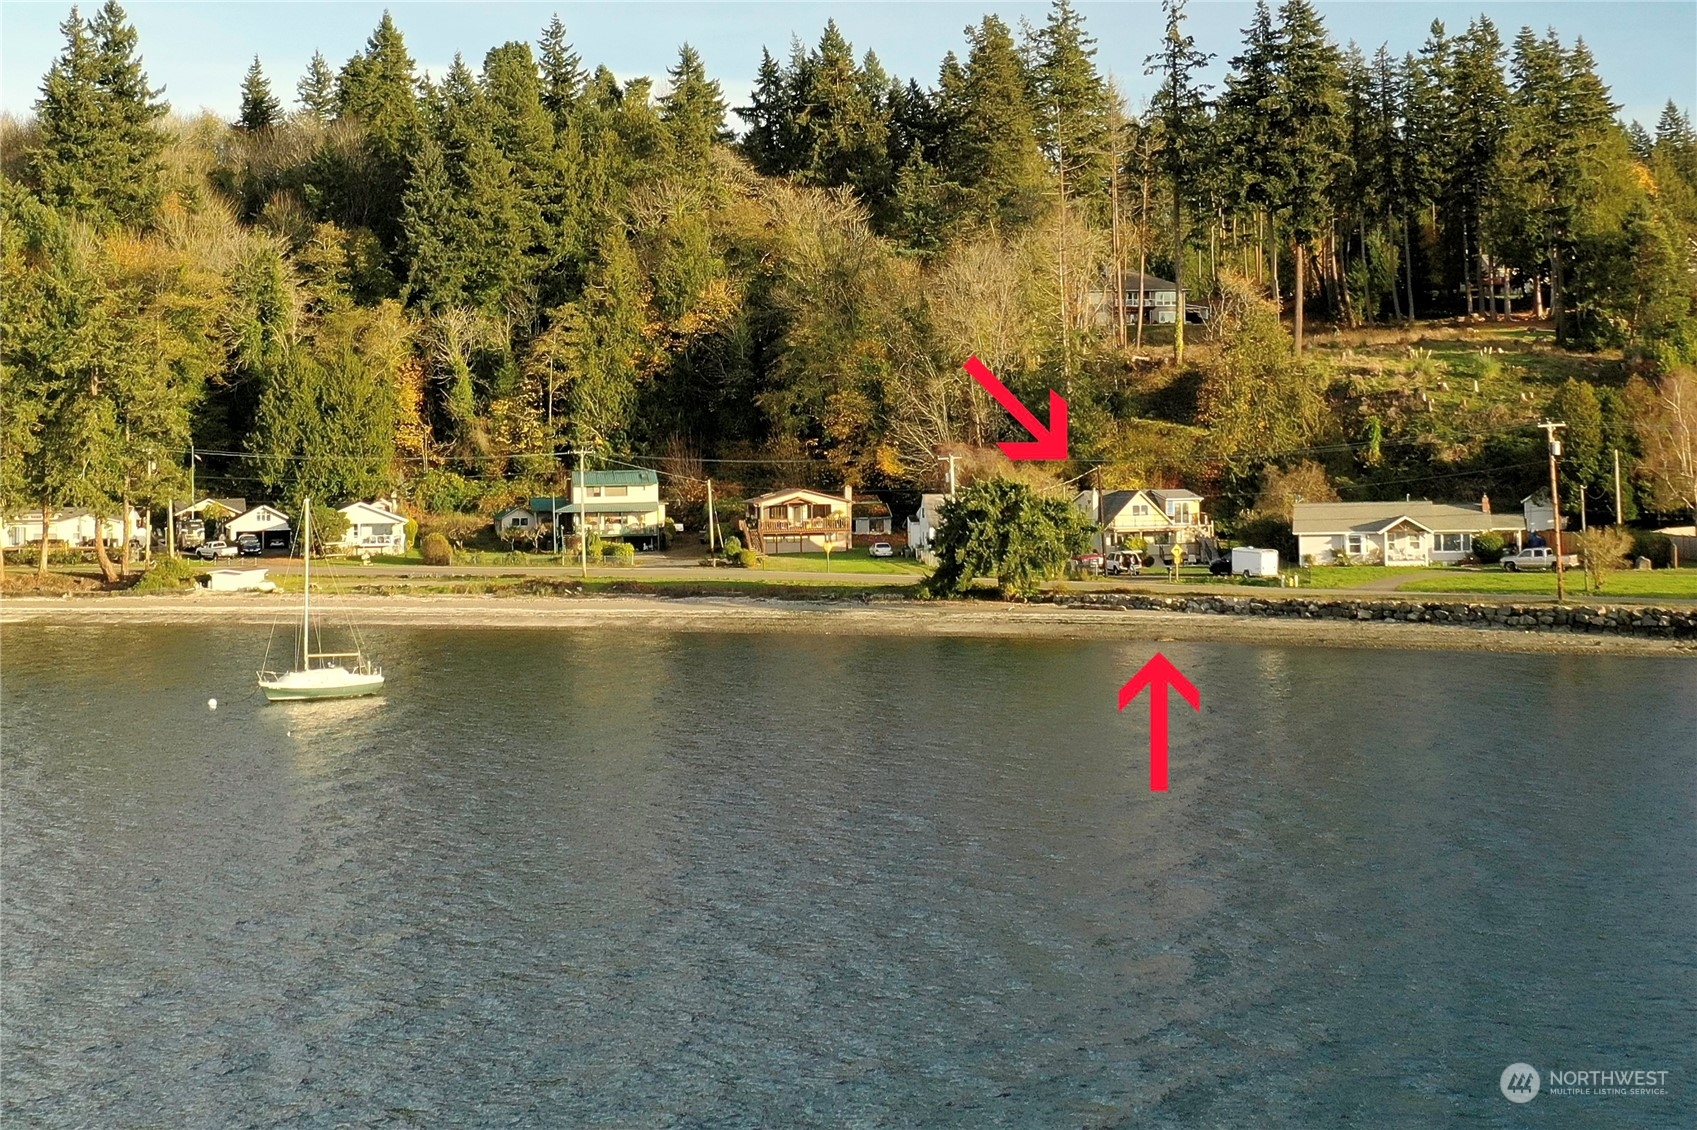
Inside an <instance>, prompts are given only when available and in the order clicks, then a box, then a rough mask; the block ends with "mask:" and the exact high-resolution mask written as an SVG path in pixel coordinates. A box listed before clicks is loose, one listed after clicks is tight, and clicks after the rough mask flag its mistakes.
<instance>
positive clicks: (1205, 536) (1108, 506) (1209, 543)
mask: <svg viewBox="0 0 1697 1130" xmlns="http://www.w3.org/2000/svg"><path fill="white" fill-rule="evenodd" d="M1073 505H1074V506H1076V507H1078V509H1079V510H1081V511H1083V512H1084V514H1085V516H1086V517H1088V518H1089V519H1090V520H1091V521H1092V522H1094V523H1097V524H1098V525H1100V526H1101V527H1102V542H1103V544H1102V546H1101V548H1102V551H1103V552H1107V551H1108V550H1110V549H1118V548H1120V547H1122V546H1124V545H1125V544H1126V543H1127V542H1130V541H1133V540H1141V541H1142V542H1143V545H1144V550H1143V551H1144V552H1145V553H1147V554H1149V555H1151V556H1153V557H1155V558H1157V559H1158V560H1163V561H1165V560H1171V559H1172V551H1173V547H1174V546H1178V547H1180V548H1181V549H1183V550H1184V556H1185V559H1186V560H1189V561H1208V560H1211V559H1212V558H1213V557H1214V550H1215V545H1214V521H1213V519H1211V518H1209V517H1208V515H1206V514H1204V513H1203V512H1202V496H1201V495H1199V494H1197V493H1196V492H1195V491H1189V490H1179V489H1175V490H1154V489H1148V488H1145V489H1140V490H1110V491H1105V492H1104V491H1095V490H1087V491H1080V492H1079V494H1078V497H1077V498H1075V499H1074V500H1073Z"/></svg>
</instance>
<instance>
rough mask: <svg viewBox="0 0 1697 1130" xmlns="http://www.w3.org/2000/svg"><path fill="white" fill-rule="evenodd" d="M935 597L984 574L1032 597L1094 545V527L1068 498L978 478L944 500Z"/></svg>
mask: <svg viewBox="0 0 1697 1130" xmlns="http://www.w3.org/2000/svg"><path fill="white" fill-rule="evenodd" d="M941 522H942V524H941V527H940V528H939V529H938V531H937V541H936V550H937V557H938V563H937V569H936V572H934V573H932V574H931V579H930V580H929V581H927V582H926V583H927V584H928V585H929V586H930V588H931V591H932V594H933V595H935V596H960V595H962V594H964V593H965V592H966V591H967V590H968V589H969V588H971V587H972V582H973V579H974V578H976V577H979V576H994V577H995V578H996V584H997V586H998V587H999V588H1000V589H1001V591H1002V595H1004V596H1029V595H1031V594H1032V593H1034V592H1036V591H1037V590H1038V589H1039V588H1041V587H1042V584H1043V582H1044V581H1046V580H1049V579H1050V578H1053V577H1059V576H1060V575H1061V574H1062V573H1063V572H1064V571H1065V570H1066V565H1067V562H1068V561H1069V560H1070V559H1071V558H1072V557H1073V555H1074V554H1079V553H1083V552H1084V551H1085V550H1087V549H1089V548H1090V540H1091V535H1092V534H1093V533H1094V530H1095V528H1094V527H1093V526H1092V525H1091V524H1090V520H1089V519H1088V518H1086V517H1085V516H1084V515H1083V514H1082V513H1080V512H1079V510H1078V508H1077V507H1075V506H1073V505H1072V504H1071V503H1070V502H1068V501H1067V500H1066V499H1064V498H1045V497H1042V496H1041V495H1039V494H1037V493H1036V492H1035V491H1033V490H1032V489H1031V488H1030V487H1029V486H1026V485H1025V484H1024V483H1016V482H1013V481H1012V480H1009V479H990V480H987V481H984V482H978V483H974V484H972V485H971V486H969V487H967V488H966V489H965V490H963V491H961V492H960V493H959V495H958V496H957V497H955V498H954V499H953V500H952V501H949V502H946V503H944V504H943V509H942V514H941Z"/></svg>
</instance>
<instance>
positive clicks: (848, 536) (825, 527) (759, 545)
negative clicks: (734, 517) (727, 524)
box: [737, 487, 854, 553]
mask: <svg viewBox="0 0 1697 1130" xmlns="http://www.w3.org/2000/svg"><path fill="white" fill-rule="evenodd" d="M853 512H854V488H853V487H844V488H843V493H842V494H841V495H835V494H826V493H824V492H823V491H817V490H808V489H807V488H805V487H793V488H791V489H789V490H775V491H771V492H770V493H767V494H763V495H761V496H760V497H758V498H751V499H749V500H748V508H747V510H746V512H745V513H744V514H743V517H742V518H741V519H739V520H738V521H737V526H738V528H739V529H741V530H742V536H743V543H744V544H745V545H747V546H748V548H750V549H752V550H754V551H755V552H757V553H823V552H824V551H825V550H826V549H827V548H829V549H830V550H832V551H833V552H837V551H841V550H845V549H848V548H849V547H850V546H851V545H852V544H853V540H854V532H853V531H854V525H853V523H854V518H853Z"/></svg>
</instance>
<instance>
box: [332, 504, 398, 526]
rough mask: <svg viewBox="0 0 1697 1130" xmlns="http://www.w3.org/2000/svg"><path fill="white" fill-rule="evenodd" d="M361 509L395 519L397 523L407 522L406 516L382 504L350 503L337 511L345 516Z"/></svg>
mask: <svg viewBox="0 0 1697 1130" xmlns="http://www.w3.org/2000/svg"><path fill="white" fill-rule="evenodd" d="M360 508H364V509H366V510H369V511H371V512H372V513H374V514H381V515H383V516H384V517H385V518H393V519H394V520H395V521H397V522H404V521H406V518H405V516H403V515H400V514H397V513H395V512H394V511H393V510H391V509H389V508H388V507H387V506H384V505H383V504H382V503H381V502H350V503H348V504H347V505H346V506H338V507H336V509H338V510H340V511H341V512H342V513H343V514H346V513H347V512H348V511H350V510H357V509H360Z"/></svg>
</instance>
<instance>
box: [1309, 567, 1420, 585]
mask: <svg viewBox="0 0 1697 1130" xmlns="http://www.w3.org/2000/svg"><path fill="white" fill-rule="evenodd" d="M1298 572H1299V573H1301V574H1302V587H1303V588H1305V589H1358V588H1360V587H1362V586H1363V585H1365V584H1368V583H1370V582H1373V581H1382V580H1385V579H1386V578H1388V577H1390V578H1394V577H1399V576H1400V577H1407V576H1409V575H1410V574H1411V573H1413V572H1415V570H1412V569H1407V568H1402V567H1399V566H1391V565H1317V566H1315V567H1314V568H1312V569H1299V570H1298Z"/></svg>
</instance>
